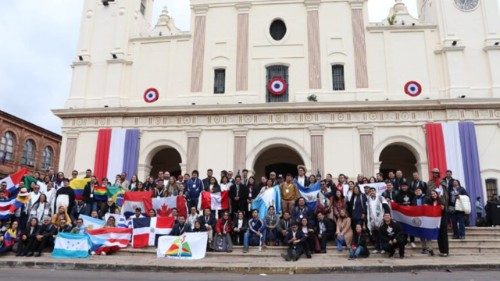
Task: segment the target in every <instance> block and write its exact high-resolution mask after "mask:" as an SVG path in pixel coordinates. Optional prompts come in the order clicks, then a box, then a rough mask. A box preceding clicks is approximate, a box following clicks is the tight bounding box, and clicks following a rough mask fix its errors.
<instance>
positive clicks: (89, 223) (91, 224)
mask: <svg viewBox="0 0 500 281" xmlns="http://www.w3.org/2000/svg"><path fill="white" fill-rule="evenodd" d="M78 218H80V219H82V220H83V228H85V229H97V228H101V227H103V226H104V224H105V223H106V222H105V221H103V220H100V219H96V218H93V217H89V216H86V215H82V214H80V216H78Z"/></svg>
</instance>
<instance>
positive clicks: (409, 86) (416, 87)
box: [405, 81, 422, 97]
mask: <svg viewBox="0 0 500 281" xmlns="http://www.w3.org/2000/svg"><path fill="white" fill-rule="evenodd" d="M405 93H406V94H407V95H409V96H410V97H416V96H418V95H420V94H421V93H422V85H420V83H418V82H417V81H410V82H408V83H406V84H405Z"/></svg>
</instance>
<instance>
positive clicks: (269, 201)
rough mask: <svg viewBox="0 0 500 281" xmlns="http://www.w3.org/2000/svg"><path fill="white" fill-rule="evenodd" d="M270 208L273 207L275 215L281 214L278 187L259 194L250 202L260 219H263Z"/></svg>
mask: <svg viewBox="0 0 500 281" xmlns="http://www.w3.org/2000/svg"><path fill="white" fill-rule="evenodd" d="M270 206H274V209H276V214H281V193H280V186H279V185H276V186H274V187H273V188H269V189H267V190H265V191H264V192H261V193H260V194H259V195H258V196H257V197H256V198H255V199H254V200H253V202H252V209H257V210H259V217H260V218H261V219H264V217H265V216H266V213H267V209H268V208H269V207H270Z"/></svg>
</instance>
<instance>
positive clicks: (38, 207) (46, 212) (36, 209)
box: [28, 193, 52, 225]
mask: <svg viewBox="0 0 500 281" xmlns="http://www.w3.org/2000/svg"><path fill="white" fill-rule="evenodd" d="M29 214H30V219H29V220H31V219H32V218H37V219H38V222H39V224H40V225H41V224H42V221H43V220H42V219H43V217H44V216H50V215H51V214H52V212H51V207H50V203H49V202H48V201H47V196H46V195H45V194H43V193H42V194H40V197H39V198H38V200H37V201H36V202H35V203H34V204H33V206H31V209H30V210H29ZM29 220H28V221H29Z"/></svg>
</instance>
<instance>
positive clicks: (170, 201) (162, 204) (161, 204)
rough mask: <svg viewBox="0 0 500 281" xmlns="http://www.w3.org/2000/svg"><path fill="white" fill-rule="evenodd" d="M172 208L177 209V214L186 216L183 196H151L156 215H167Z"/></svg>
mask: <svg viewBox="0 0 500 281" xmlns="http://www.w3.org/2000/svg"><path fill="white" fill-rule="evenodd" d="M173 208H176V209H177V214H178V215H179V216H184V217H187V213H188V212H187V201H186V198H185V197H184V196H181V195H179V196H169V197H157V198H153V209H155V211H156V215H157V216H159V217H166V216H169V215H170V213H172V209H173Z"/></svg>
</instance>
